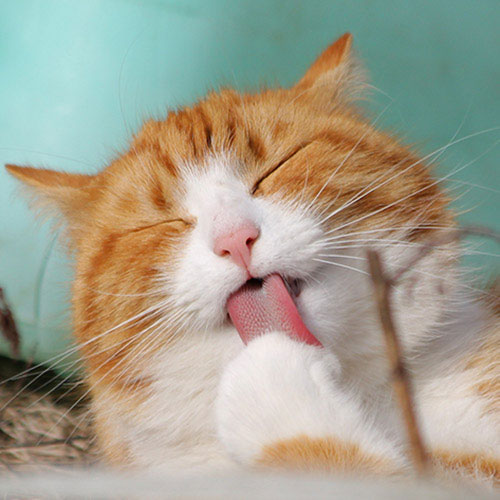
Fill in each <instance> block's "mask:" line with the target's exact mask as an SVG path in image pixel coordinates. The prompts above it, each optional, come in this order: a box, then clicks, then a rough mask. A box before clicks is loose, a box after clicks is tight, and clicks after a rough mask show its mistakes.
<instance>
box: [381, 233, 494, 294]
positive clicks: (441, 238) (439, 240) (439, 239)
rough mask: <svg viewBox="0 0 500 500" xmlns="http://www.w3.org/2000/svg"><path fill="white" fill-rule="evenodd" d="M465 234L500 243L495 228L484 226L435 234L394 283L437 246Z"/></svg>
mask: <svg viewBox="0 0 500 500" xmlns="http://www.w3.org/2000/svg"><path fill="white" fill-rule="evenodd" d="M465 236H483V237H485V238H489V239H492V240H495V241H496V242H497V243H500V234H499V233H498V232H496V231H494V230H493V229H489V228H487V227H483V226H464V227H460V228H456V229H451V230H450V231H446V232H441V233H440V234H439V235H438V236H435V237H434V238H432V239H429V241H427V242H425V243H423V244H422V245H421V247H420V248H419V250H418V252H417V253H416V254H415V255H414V256H413V258H412V259H410V261H409V262H408V263H407V264H406V265H405V266H404V267H402V268H401V269H399V271H398V272H397V273H395V274H394V276H392V278H391V280H390V281H391V283H392V284H394V285H395V284H397V283H398V282H399V281H400V279H401V278H402V277H403V276H404V275H405V274H406V273H407V272H408V271H409V270H410V269H412V268H413V267H414V266H415V264H417V263H418V262H419V261H420V260H421V259H423V258H424V257H425V256H426V255H428V254H429V253H431V252H432V251H433V250H435V249H436V248H437V247H440V246H442V245H446V244H447V243H453V242H455V241H459V240H460V239H462V238H463V237H465Z"/></svg>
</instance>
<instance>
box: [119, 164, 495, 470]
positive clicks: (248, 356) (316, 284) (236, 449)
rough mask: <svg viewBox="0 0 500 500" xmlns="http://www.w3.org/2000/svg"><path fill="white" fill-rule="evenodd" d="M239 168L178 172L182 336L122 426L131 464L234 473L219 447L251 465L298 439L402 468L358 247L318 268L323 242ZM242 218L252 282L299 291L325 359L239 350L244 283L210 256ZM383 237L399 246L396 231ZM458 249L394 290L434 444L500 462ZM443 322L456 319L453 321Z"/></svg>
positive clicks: (310, 218) (397, 254) (394, 251)
mask: <svg viewBox="0 0 500 500" xmlns="http://www.w3.org/2000/svg"><path fill="white" fill-rule="evenodd" d="M234 171H235V164H234V163H232V161H231V158H230V156H229V155H220V156H214V157H210V158H208V159H207V160H206V164H205V165H204V168H203V169H202V172H201V173H200V167H199V166H197V167H196V168H195V167H194V166H189V165H186V166H184V192H183V196H182V199H181V202H182V204H183V209H184V210H185V212H186V213H188V214H189V215H190V216H191V217H192V218H194V219H195V221H196V222H195V225H194V227H193V229H192V230H191V231H190V233H189V236H188V237H187V238H186V240H185V241H184V242H183V243H182V248H179V252H178V255H179V257H178V260H177V261H176V262H175V263H174V268H175V272H174V273H173V274H172V273H171V271H169V272H168V273H167V272H165V277H164V283H165V284H164V286H165V291H166V293H167V295H168V296H169V297H170V301H171V303H172V304H173V305H174V306H175V310H177V311H182V322H180V324H181V326H182V329H181V330H182V333H181V334H180V338H179V339H178V340H177V341H176V342H175V343H174V345H173V346H171V347H168V348H166V349H165V350H164V351H163V352H159V353H158V355H157V357H156V359H155V360H154V362H152V363H150V364H149V365H148V367H147V369H146V373H145V375H146V376H148V377H151V378H153V379H154V380H155V381H156V382H155V383H154V386H153V390H152V391H151V394H150V395H149V398H148V399H147V400H146V402H145V403H144V404H143V405H142V406H141V409H140V411H139V412H138V413H137V414H136V415H124V416H123V419H122V421H120V422H118V423H117V425H118V426H119V428H120V432H121V433H122V434H123V435H125V436H126V438H127V441H128V443H129V445H130V446H131V449H132V455H133V458H134V461H135V462H136V463H138V464H142V465H147V466H149V467H151V466H153V465H155V466H157V467H159V468H163V469H166V470H172V469H179V468H200V467H208V468H214V467H217V468H220V467H230V466H234V463H235V462H234V461H233V460H232V459H231V458H230V456H228V455H227V453H226V451H225V449H224V446H225V447H226V448H227V450H229V452H230V454H231V455H232V456H233V457H236V458H237V460H238V461H239V462H242V463H249V462H251V461H252V460H253V459H254V458H255V457H257V456H258V454H259V450H260V449H261V448H262V447H263V446H265V445H267V444H272V442H273V441H276V440H279V439H283V438H288V437H292V436H293V435H294V434H308V435H310V436H318V437H320V436H328V435H332V436H336V437H340V438H342V437H345V438H348V439H353V440H354V441H356V442H358V443H359V444H360V445H361V446H363V447H365V449H366V450H367V451H371V452H373V453H379V454H381V455H384V456H389V457H391V458H393V459H395V460H399V458H398V457H399V452H398V450H399V448H400V447H401V444H402V443H403V442H404V441H403V440H404V432H403V430H402V426H401V424H400V415H399V413H398V410H397V407H396V406H395V404H394V402H393V400H392V394H391V389H390V374H389V370H388V366H387V361H386V356H385V347H384V344H383V338H382V334H381V331H380V327H379V322H378V318H377V315H376V311H375V309H374V305H373V298H372V289H371V284H370V281H369V280H368V278H367V275H366V262H365V261H364V260H363V257H364V249H361V250H360V249H355V248H353V249H343V250H341V251H337V252H336V253H339V252H342V253H343V255H346V256H350V257H354V259H349V260H348V259H344V260H343V259H342V258H333V257H332V258H328V257H323V258H322V259H320V258H319V257H321V256H322V254H324V253H325V251H326V245H325V243H324V236H325V235H324V232H323V229H322V228H321V226H320V225H319V224H318V221H317V220H316V219H315V217H314V215H313V214H312V213H308V212H307V211H306V209H305V208H303V207H302V208H301V206H300V205H298V204H295V205H291V204H289V203H285V202H283V201H281V200H280V198H279V197H275V198H260V197H252V196H251V194H250V193H249V188H248V186H246V185H245V183H244V181H243V179H242V178H239V177H237V176H236V175H235V174H234V173H233V172H234ZM243 219H245V220H251V221H252V222H253V223H255V224H256V225H257V226H258V227H259V229H260V236H259V238H258V239H257V241H256V242H255V243H254V246H253V248H252V263H251V266H250V271H251V273H252V275H253V276H255V277H264V276H266V275H268V274H269V273H273V272H276V273H280V274H282V275H284V276H287V277H291V278H300V279H302V280H304V281H305V284H304V287H303V289H302V292H301V294H300V296H299V297H298V299H297V307H298V309H299V311H300V313H301V315H302V317H303V319H304V321H305V323H306V325H307V326H308V327H309V329H310V330H311V331H312V332H313V333H314V334H315V335H316V336H317V337H318V338H319V339H320V341H321V342H322V343H323V345H324V346H325V349H323V350H320V349H317V348H313V347H310V346H305V345H299V344H297V343H295V342H292V341H290V340H288V339H285V338H283V336H282V335H279V334H273V335H267V336H266V337H265V338H262V339H258V340H255V341H253V342H252V343H250V345H249V346H248V347H246V348H244V347H243V344H242V343H241V341H240V339H239V337H238V335H237V333H236V331H235V330H234V328H233V327H232V326H231V325H230V324H229V323H228V321H227V317H226V309H225V304H226V301H227V298H228V297H229V295H230V294H231V293H232V292H234V291H235V290H237V289H238V288H239V287H240V286H241V285H243V284H244V283H245V281H246V272H245V271H244V270H243V269H241V268H240V267H238V266H237V265H236V264H234V263H233V262H232V261H231V260H230V259H228V258H227V257H220V256H218V255H216V254H215V253H214V252H213V242H214V238H215V237H216V236H217V235H218V234H220V232H221V231H223V230H227V229H228V228H231V227H232V226H233V225H236V224H238V222H239V221H241V220H243ZM391 237H392V239H394V238H399V239H404V231H401V232H400V233H393V234H392V235H391ZM414 251H415V250H414V249H413V250H412V249H411V248H408V247H406V246H401V245H397V244H396V245H392V244H387V245H385V246H384V248H383V249H382V252H383V257H384V261H385V262H387V263H388V264H389V266H390V268H391V269H392V270H395V269H397V268H398V267H399V266H401V265H404V263H406V262H407V261H408V260H409V259H411V257H412V255H413V252H414ZM454 252H455V250H454V249H453V248H448V249H446V250H445V251H440V252H433V253H431V254H430V255H428V256H427V257H426V258H425V259H422V261H421V262H420V263H419V264H418V265H417V266H416V268H415V269H414V271H413V272H412V273H411V274H410V275H409V276H408V277H407V279H406V280H405V281H404V283H403V284H402V285H400V286H398V288H397V289H396V291H395V294H394V298H395V306H396V307H395V315H396V318H395V319H396V322H397V324H398V326H399V329H400V331H401V332H402V334H403V338H402V341H403V346H404V349H405V353H406V355H407V357H408V359H409V360H410V361H411V362H412V369H413V371H414V380H415V382H416V384H417V387H416V394H417V401H418V404H419V415H420V417H421V419H422V423H423V429H424V432H425V437H426V439H427V441H428V443H437V444H438V445H439V446H440V447H443V448H445V449H449V448H450V447H455V448H458V449H464V450H469V451H478V452H480V451H482V450H484V449H485V447H486V448H487V449H488V450H491V451H492V453H496V454H497V455H498V454H500V450H499V443H498V436H499V433H498V423H497V422H496V421H495V420H494V418H495V417H493V416H488V415H485V414H484V401H482V400H481V398H480V397H479V396H478V395H476V394H474V393H473V391H472V388H471V387H472V385H473V383H474V378H473V377H471V376H470V374H469V375H468V374H465V373H462V374H461V371H462V372H463V366H464V361H463V356H464V353H465V352H467V350H469V348H473V347H474V345H475V343H477V339H478V338H480V335H482V333H481V331H480V330H481V327H482V326H481V325H482V324H483V323H484V321H485V318H486V316H487V315H486V313H485V312H484V311H482V310H481V307H480V306H479V305H478V303H477V302H476V301H475V300H473V299H471V298H470V297H467V296H466V295H464V294H463V289H462V288H461V286H460V283H459V280H458V278H457V276H456V272H455V271H454V269H453V267H452V266H451V265H450V264H449V262H450V257H452V256H453V255H454ZM356 258H357V259H356ZM320 260H328V261H330V262H331V263H330V264H328V263H322V262H320ZM336 262H338V263H339V264H349V265H351V266H352V267H355V268H357V269H358V270H359V271H356V270H352V269H346V268H344V267H339V266H336V265H335V263H336ZM450 315H451V317H453V318H458V319H457V320H456V321H455V322H450ZM472 318H473V319H472ZM231 360H234V361H231ZM224 370H225V372H224ZM223 372H224V375H223ZM221 380H222V383H221ZM219 384H221V385H220V389H219V390H218V387H219ZM217 394H219V396H218V403H217V414H215V406H214V401H215V399H216V397H217ZM368 416H369V418H368ZM216 429H217V432H218V435H219V438H217V435H216ZM388 438H390V440H391V442H389V440H388ZM223 445H224V446H223Z"/></svg>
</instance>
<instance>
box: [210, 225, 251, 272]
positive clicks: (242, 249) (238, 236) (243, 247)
mask: <svg viewBox="0 0 500 500" xmlns="http://www.w3.org/2000/svg"><path fill="white" fill-rule="evenodd" d="M258 237H259V230H258V229H257V227H256V226H255V225H254V224H252V223H251V222H245V223H244V224H242V225H241V226H239V227H238V228H237V229H236V230H235V231H231V232H228V233H225V234H222V235H221V236H219V237H217V238H216V239H215V242H214V252H215V254H216V255H219V256H221V257H223V256H225V255H227V256H229V257H230V258H231V260H232V261H233V262H234V263H236V264H238V266H240V267H243V268H245V269H248V266H249V265H250V260H251V254H252V246H253V244H254V242H255V240H256V239H257V238H258Z"/></svg>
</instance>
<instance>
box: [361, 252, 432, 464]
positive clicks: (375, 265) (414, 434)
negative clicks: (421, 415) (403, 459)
mask: <svg viewBox="0 0 500 500" xmlns="http://www.w3.org/2000/svg"><path fill="white" fill-rule="evenodd" d="M368 264H369V269H370V275H371V278H372V281H373V286H374V292H375V300H376V302H377V308H378V312H379V316H380V323H381V325H382V330H383V332H384V337H385V342H386V347H387V355H388V358H389V362H390V365H391V369H392V373H393V386H394V391H395V393H396V397H397V400H398V403H399V406H400V407H401V411H402V413H403V419H404V422H405V426H406V432H407V434H408V442H409V452H410V455H411V459H412V462H413V464H414V466H415V469H416V470H417V471H418V472H419V473H420V474H424V473H425V472H426V470H427V465H428V460H427V453H426V451H425V447H424V444H423V441H422V437H421V435H420V431H419V426H418V423H417V417H416V414H415V406H414V404H413V392H412V387H411V384H410V377H409V375H408V370H407V369H406V366H405V363H404V361H403V356H402V353H401V346H400V344H399V340H398V335H397V333H396V327H395V325H394V321H393V318H392V310H391V301H390V299H391V285H392V280H391V279H390V278H388V277H386V276H385V274H384V269H383V267H382V262H381V259H380V256H379V254H378V253H377V252H376V251H374V250H369V251H368Z"/></svg>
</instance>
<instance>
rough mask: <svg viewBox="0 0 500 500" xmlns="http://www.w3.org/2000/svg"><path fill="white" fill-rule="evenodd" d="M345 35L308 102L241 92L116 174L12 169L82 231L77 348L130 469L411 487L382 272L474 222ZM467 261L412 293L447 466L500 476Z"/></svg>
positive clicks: (410, 308)
mask: <svg viewBox="0 0 500 500" xmlns="http://www.w3.org/2000/svg"><path fill="white" fill-rule="evenodd" d="M363 81H364V75H363V72H362V71H361V70H360V69H359V65H358V63H357V62H356V58H355V57H354V55H353V50H352V37H351V35H349V34H345V35H343V36H342V37H340V38H339V39H338V40H337V41H336V42H334V43H333V44H332V45H331V46H329V47H328V48H327V49H326V50H325V51H324V52H323V53H322V54H321V55H320V56H319V58H318V59H317V60H316V61H315V62H314V63H313V64H312V66H311V67H310V68H309V69H308V70H307V71H306V73H305V74H304V76H303V77H302V78H301V79H300V80H299V82H298V83H297V84H295V85H294V86H293V87H291V88H277V89H265V90H263V91H261V92H260V93H255V94H250V93H249V94H241V93H237V92H236V91H234V90H230V89H223V90H222V91H220V92H219V93H215V92H212V93H210V94H208V96H207V97H206V98H205V99H203V100H201V101H199V102H198V103H196V104H195V105H194V106H192V107H187V108H185V109H180V110H177V111H171V112H170V113H169V114H168V116H167V117H166V119H165V120H164V121H149V122H147V123H145V125H144V126H143V128H142V130H141V131H140V132H139V133H138V134H137V135H136V136H135V137H134V138H133V141H132V143H131V147H130V150H129V151H128V152H126V153H125V154H123V155H122V156H121V157H119V158H118V159H116V160H115V161H113V162H112V163H111V164H110V165H109V166H107V167H106V168H105V169H104V170H103V171H101V172H100V173H98V174H95V175H83V174H82V175H80V174H69V173H63V172H56V171H52V170H47V169H35V168H31V167H20V166H14V165H9V166H7V168H8V170H9V172H10V173H11V174H13V175H14V176H15V177H17V178H18V179H20V180H21V181H22V182H23V183H24V184H25V185H26V186H27V188H28V191H29V192H31V193H32V195H33V197H34V198H35V200H36V204H37V206H38V207H41V208H42V209H43V210H48V211H49V212H50V213H51V214H54V215H56V217H59V218H60V219H61V220H63V221H65V227H66V234H67V240H68V245H69V249H70V251H71V252H72V253H73V255H74V257H75V278H74V282H73V289H72V308H73V323H74V334H75V337H76V339H77V342H78V345H79V350H80V353H81V356H82V358H83V361H84V364H85V381H86V384H87V387H88V392H89V393H90V395H91V410H92V414H93V418H94V421H95V433H96V437H97V440H98V442H99V446H100V449H101V450H102V453H103V456H104V457H105V460H106V462H107V463H108V464H111V465H115V466H118V467H139V468H147V469H148V470H153V471H173V470H183V471H196V470H211V471H217V470H232V469H238V468H241V467H244V468H259V467H263V468H266V469H273V468H285V469H300V470H312V471H329V472H363V473H371V474H382V475H394V474H396V475H397V474H406V473H409V471H410V464H409V461H408V458H407V455H406V438H405V431H404V428H403V425H402V423H401V418H400V414H399V410H398V408H397V406H396V404H395V402H394V400H393V395H392V391H391V382H392V377H391V372H390V370H389V365H388V362H387V358H386V353H385V346H384V341H383V336H382V333H381V329H380V324H379V321H378V317H377V311H376V308H375V304H374V300H373V291H372V286H371V282H370V279H369V276H368V274H367V260H366V251H367V249H368V248H375V249H377V250H378V251H379V252H380V255H381V257H382V259H383V261H384V263H385V264H386V265H387V266H388V268H389V269H390V270H391V271H397V270H398V269H401V267H402V266H405V265H406V264H407V263H408V262H409V261H410V259H412V258H413V257H414V256H415V254H416V252H418V250H419V248H421V245H422V243H425V242H426V241H428V239H429V238H430V237H432V236H434V235H439V234H442V232H443V231H447V230H449V229H450V228H454V227H456V222H455V216H454V214H453V212H452V210H451V209H450V208H449V206H448V205H449V201H450V200H449V199H448V197H447V195H446V194H445V193H444V192H443V190H442V189H441V187H440V185H439V182H438V181H436V180H435V179H434V178H433V177H432V175H431V172H430V168H429V164H430V163H432V160H433V159H434V158H435V154H433V155H428V156H427V157H425V158H421V157H419V156H417V155H416V154H415V153H414V152H412V151H411V150H410V149H409V148H407V147H406V146H404V145H402V144H401V143H400V142H399V141H398V140H397V139H396V138H394V137H391V136H389V135H388V134H386V133H383V132H380V131H378V130H377V129H376V128H375V127H374V125H373V124H370V123H369V122H368V121H367V120H366V118H364V116H363V114H362V112H361V111H360V110H359V109H358V107H357V104H356V103H357V100H358V98H359V97H360V96H362V94H363V87H364V85H363ZM459 256H460V247H459V245H458V244H457V243H456V242H452V241H450V242H448V243H446V244H444V245H442V246H440V247H439V248H437V249H436V250H434V251H432V252H429V253H428V254H427V255H426V256H425V257H424V258H422V259H421V260H420V261H418V263H417V264H415V266H414V267H413V268H412V269H411V270H410V271H409V272H408V273H407V275H405V277H404V279H403V280H402V282H401V283H400V284H398V285H397V286H395V287H394V290H393V300H394V314H395V321H396V324H397V326H398V331H399V332H400V335H401V343H402V346H403V351H404V357H405V360H406V361H407V363H408V364H409V366H410V369H411V373H412V382H413V384H414V393H415V404H416V411H417V415H418V419H419V422H420V426H421V430H422V433H423V437H424V442H425V444H426V446H427V449H428V451H429V453H430V456H431V459H432V461H433V463H434V465H435V466H436V467H438V468H439V470H442V471H455V472H458V473H459V474H460V475H463V476H464V477H465V476H466V477H475V478H478V479H481V480H484V481H485V482H490V483H491V482H494V481H495V480H498V477H499V458H500V432H499V431H500V426H499V423H500V422H499V419H500V407H499V402H500V378H499V368H498V359H499V354H500V337H499V328H498V318H497V316H495V313H494V311H493V308H492V306H491V305H489V304H488V303H487V301H486V300H484V295H482V294H480V293H478V292H475V291H474V290H472V287H467V286H466V285H465V284H464V283H463V278H462V276H461V272H460V270H459V268H458V264H457V261H458V258H459Z"/></svg>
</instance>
